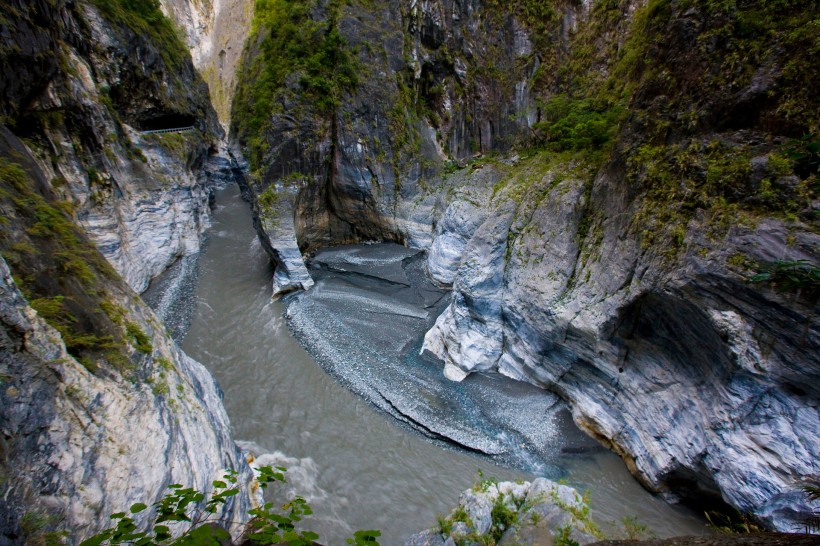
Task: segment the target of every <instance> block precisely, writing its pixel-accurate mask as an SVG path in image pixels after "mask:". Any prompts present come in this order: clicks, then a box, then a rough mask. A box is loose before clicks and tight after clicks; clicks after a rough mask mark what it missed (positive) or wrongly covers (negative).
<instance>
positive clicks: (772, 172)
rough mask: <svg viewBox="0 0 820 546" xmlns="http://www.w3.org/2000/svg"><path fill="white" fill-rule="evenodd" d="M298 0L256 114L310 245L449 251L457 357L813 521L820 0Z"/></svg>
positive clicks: (277, 179)
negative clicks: (809, 483) (815, 57)
mask: <svg viewBox="0 0 820 546" xmlns="http://www.w3.org/2000/svg"><path fill="white" fill-rule="evenodd" d="M275 4H276V6H277V9H276V10H269V11H267V12H266V13H264V14H263V13H259V12H258V11H257V14H256V19H255V27H254V28H255V29H256V31H255V32H252V34H251V37H250V40H249V42H248V44H247V46H246V53H245V60H244V63H243V68H242V70H243V72H242V76H241V78H240V87H239V89H238V94H237V97H236V101H235V103H234V113H233V118H232V123H233V125H232V134H233V135H234V137H235V138H236V139H237V141H238V142H239V143H240V144H241V145H243V146H244V147H245V150H246V151H247V156H248V159H249V162H250V168H249V171H250V191H251V193H252V194H254V195H256V196H259V195H265V196H266V198H265V199H263V201H266V202H269V203H270V202H274V201H275V202H276V203H280V204H281V203H283V202H285V201H286V200H285V197H287V196H288V195H291V194H292V193H295V194H296V195H295V199H293V198H292V197H287V199H292V200H293V202H294V206H293V208H289V207H287V206H284V207H280V208H279V209H278V210H280V213H281V214H284V215H285V216H286V218H285V221H286V222H285V223H284V224H276V221H275V219H274V220H272V221H269V222H268V225H271V224H276V225H286V223H287V222H290V217H291V215H293V218H294V221H293V224H294V225H293V231H292V233H290V234H289V236H288V237H287V240H288V241H290V242H289V243H288V245H289V246H288V248H289V249H290V251H289V252H290V255H291V258H290V261H291V262H294V261H297V262H298V259H297V260H294V259H293V252H292V251H293V243H292V242H293V241H294V240H295V241H296V244H297V245H298V248H299V249H300V250H301V251H302V252H312V251H313V250H315V249H317V248H319V247H321V246H326V245H333V244H342V243H348V242H355V241H363V240H370V239H377V240H392V241H398V242H402V243H405V244H408V245H411V246H417V247H420V248H425V249H429V250H430V257H429V262H428V269H429V272H430V274H431V276H432V277H433V278H434V279H436V280H437V281H438V282H440V283H442V284H444V285H452V287H453V295H452V303H451V304H450V306H449V307H448V308H447V309H446V310H445V311H444V313H443V314H442V315H441V317H439V319H438V321H437V323H436V325H435V327H434V328H433V329H432V330H431V331H430V332H429V333H428V334H427V336H426V340H425V349H426V350H428V351H429V352H430V353H432V354H434V355H436V356H438V357H439V358H441V359H442V361H443V364H444V371H445V374H447V376H448V377H450V378H452V379H455V380H460V379H462V378H464V377H465V376H466V375H468V374H469V373H473V372H475V371H484V370H497V371H499V372H501V373H504V374H506V375H509V376H511V377H514V378H516V379H519V380H522V381H528V382H531V383H533V384H536V385H539V386H541V387H543V388H545V389H548V390H551V391H554V392H556V393H558V394H559V395H561V396H562V397H563V398H565V399H566V400H567V401H568V402H569V403H570V404H571V406H572V408H573V415H574V418H575V420H576V422H577V423H578V424H579V425H581V426H582V427H584V428H585V429H586V430H588V431H589V432H590V433H591V434H593V435H594V436H595V437H596V438H598V439H600V440H601V441H602V442H603V443H604V444H606V445H608V446H610V447H611V448H612V449H613V450H615V451H616V452H618V453H619V454H621V455H622V457H623V458H624V460H625V461H626V463H627V465H628V466H629V468H630V470H631V471H632V472H633V473H634V474H635V475H636V476H637V477H638V478H639V479H640V480H641V481H642V482H643V483H644V484H645V485H646V486H647V487H648V488H649V489H651V490H653V491H658V492H662V493H664V494H665V495H667V496H668V497H669V498H670V499H676V498H677V499H685V500H689V501H692V502H695V503H698V504H699V505H700V506H704V507H705V506H710V505H711V503H713V502H725V503H728V504H730V505H732V506H734V507H736V508H738V509H740V510H742V511H746V512H751V513H753V514H754V515H756V516H757V517H759V518H760V519H761V520H762V521H764V522H765V523H766V524H767V525H769V526H771V527H774V528H778V529H782V530H794V528H795V526H800V525H801V521H802V519H803V518H805V517H807V516H809V515H810V514H811V513H812V510H815V509H816V507H813V506H812V504H811V503H810V502H809V501H808V499H807V497H805V496H804V495H803V494H802V492H801V490H800V481H801V480H802V479H803V478H806V477H809V476H811V475H816V474H817V472H818V469H817V466H816V464H817V463H816V461H817V460H818V458H817V455H818V452H820V444H818V441H817V438H818V437H820V434H818V433H819V432H820V413H818V404H817V401H818V394H820V393H818V391H817V387H816V385H818V384H820V382H818V376H819V375H820V365H819V364H818V360H817V358H816V356H815V355H816V354H817V352H818V348H820V335H819V334H820V327H818V324H817V321H816V316H817V310H818V309H817V302H818V299H817V295H818V292H817V272H818V258H820V257H819V256H818V254H820V250H819V247H818V243H819V242H820V240H819V238H818V235H817V233H818V230H817V212H818V196H817V176H818V175H817V166H818V163H819V162H818V158H817V151H816V147H817V144H816V140H817V135H818V133H819V132H820V125H819V124H818V123H819V120H820V118H818V112H820V108H818V103H817V97H814V96H812V95H811V94H810V92H808V91H807V90H809V89H813V88H816V87H817V85H818V83H820V75H819V74H818V68H817V66H816V63H813V62H812V61H811V60H810V59H811V53H809V52H811V51H815V49H816V40H817V35H816V29H815V26H814V25H813V23H812V15H811V13H812V10H813V9H816V8H817V3H816V2H809V3H808V4H807V3H804V2H797V1H794V2H792V1H784V2H782V3H780V4H778V6H779V7H775V6H774V5H770V4H766V5H763V4H756V3H752V4H743V5H735V3H730V4H731V5H729V4H725V5H724V4H720V5H718V4H717V3H714V2H708V1H705V0H703V1H699V0H650V1H637V0H635V1H629V0H612V1H610V0H607V1H604V0H600V1H592V2H571V1H568V2H554V3H546V2H529V1H526V0H518V1H515V2H512V3H504V4H501V3H498V2H494V1H486V2H481V3H479V2H450V1H448V0H431V1H419V0H407V1H386V2H365V1H354V2H351V3H347V4H342V3H338V2H333V1H329V2H314V3H307V4H305V3H296V2H291V1H289V0H277V1H276V2H275ZM777 10H780V11H777ZM282 52H285V54H282ZM287 52H294V53H298V55H296V54H294V55H289V54H287ZM804 135H805V136H804ZM280 195H282V198H279V197H277V196H280ZM257 199H258V197H257ZM260 226H262V227H263V228H264V225H263V224H260ZM278 237H279V236H278ZM279 238H282V237H279ZM274 239H275V238H274ZM275 244H276V243H274V246H275ZM272 254H273V253H272ZM274 259H277V258H276V257H275V256H274ZM279 263H280V265H281V263H282V262H281V261H280V262H279ZM753 281H756V282H753Z"/></svg>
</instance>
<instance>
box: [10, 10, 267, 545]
mask: <svg viewBox="0 0 820 546" xmlns="http://www.w3.org/2000/svg"><path fill="white" fill-rule="evenodd" d="M2 13H3V15H2V17H0V67H2V68H1V69H0V74H2V75H1V76H0V89H2V91H0V112H1V114H0V115H1V116H2V117H0V123H1V124H2V126H1V127H0V178H1V179H2V185H0V208H1V209H2V232H0V254H2V260H0V310H1V311H0V313H1V314H2V321H1V322H2V328H0V332H2V333H1V334H0V337H1V338H2V341H0V367H1V368H2V370H0V378H1V379H2V389H0V397H1V398H2V403H1V404H0V427H1V428H2V432H3V435H2V444H0V445H2V449H0V454H1V456H0V457H1V459H2V460H1V461H0V475H2V489H3V495H2V497H3V501H2V508H0V513H2V514H3V515H2V518H0V542H2V543H3V544H24V543H29V544H32V543H47V542H48V541H50V540H52V539H58V538H59V537H60V536H62V535H64V534H65V536H67V537H68V540H69V541H70V542H72V543H73V542H77V541H79V540H81V539H82V538H84V537H87V536H89V535H90V534H93V533H94V532H96V531H99V530H100V529H102V528H105V527H107V526H109V525H111V521H110V520H109V518H108V516H109V514H111V513H114V512H117V511H120V510H122V509H127V508H128V507H129V506H130V505H131V504H132V503H135V502H138V501H140V502H146V503H149V504H150V503H152V502H154V501H156V500H158V499H159V498H160V497H162V495H163V494H164V493H165V492H166V487H167V486H168V485H170V484H172V483H183V484H185V485H190V486H192V487H195V488H198V489H201V490H208V489H210V488H211V487H212V481H213V480H214V479H220V478H221V477H222V476H223V475H224V473H225V472H226V471H227V470H234V471H237V472H238V473H239V479H240V483H242V484H243V487H244V486H245V485H246V484H249V483H250V482H251V480H252V478H253V476H252V472H251V470H250V468H249V467H248V465H247V463H246V462H245V460H244V457H243V455H242V454H241V453H240V451H239V450H238V449H237V447H236V446H235V444H234V443H233V440H232V439H231V437H230V424H229V422H228V419H227V416H226V414H225V411H224V408H223V407H222V403H221V393H220V391H219V388H218V386H217V385H216V384H215V382H214V380H213V379H212V378H211V376H210V375H209V374H208V372H207V371H206V370H205V369H204V368H203V367H202V366H201V365H200V364H199V363H197V362H195V361H193V360H191V359H190V358H188V357H187V356H186V355H185V354H184V353H182V352H181V351H180V350H179V349H178V348H177V347H176V345H174V343H173V342H172V341H171V340H170V338H169V337H168V335H167V334H166V332H165V328H164V326H163V325H162V324H161V323H160V322H159V320H158V319H157V318H156V317H155V316H154V314H153V313H152V312H151V311H150V309H148V308H147V306H145V305H144V304H143V303H142V302H141V300H140V299H139V297H138V296H137V294H136V293H135V292H134V291H133V290H137V291H140V290H142V289H144V288H145V286H147V284H148V281H149V280H150V279H151V278H152V277H153V276H155V275H156V274H158V273H159V272H161V271H162V270H163V269H164V268H165V267H167V266H168V265H169V264H170V263H172V262H173V261H174V260H175V259H177V258H178V257H179V256H181V255H184V254H187V253H191V252H195V251H196V250H198V249H199V245H200V242H201V235H202V232H203V231H204V229H205V228H206V227H207V226H208V224H209V219H208V218H209V205H208V202H209V194H210V191H211V188H212V186H213V184H214V182H213V181H212V180H211V179H212V178H213V176H212V175H213V174H214V173H213V171H214V170H218V169H219V165H217V164H216V163H219V162H213V161H210V159H211V155H212V153H213V151H214V148H215V142H216V139H217V138H218V137H219V136H220V135H221V130H220V128H219V125H218V122H217V118H216V115H215V113H214V111H213V109H212V107H211V106H210V103H209V99H208V91H207V87H206V86H205V84H204V83H203V82H202V80H201V79H200V78H199V77H198V75H197V74H196V72H195V70H194V67H193V65H192V63H191V60H190V57H189V56H188V53H187V51H186V50H185V48H184V46H183V44H182V43H181V42H180V40H179V39H178V38H177V35H176V31H175V30H174V29H173V27H172V26H171V24H170V22H169V21H168V20H167V19H166V18H165V17H164V16H162V14H161V13H160V11H159V8H158V6H157V5H154V4H153V3H151V2H146V3H141V4H140V5H139V6H137V5H134V4H132V3H121V2H116V1H106V0H99V1H89V2H84V1H83V2H63V1H57V2H53V1H48V2H46V1H43V2H15V1H11V2H3V9H2ZM179 127H189V129H188V130H187V131H184V132H172V133H152V132H151V131H155V130H161V129H166V128H179ZM251 498H252V495H250V494H246V493H243V494H242V495H240V496H239V497H237V498H236V499H235V500H234V501H232V502H230V503H229V504H228V505H227V506H226V507H225V509H224V510H223V511H222V513H220V514H218V516H219V520H220V521H222V522H223V523H224V524H225V525H228V526H230V525H240V524H241V523H242V522H243V521H245V520H246V518H247V510H248V509H249V508H250V503H251ZM146 516H147V513H146V514H144V515H142V516H141V517H137V521H138V523H140V522H141V521H142V519H143V518H144V517H146ZM44 541H45V542H44Z"/></svg>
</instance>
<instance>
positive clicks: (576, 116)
mask: <svg viewBox="0 0 820 546" xmlns="http://www.w3.org/2000/svg"><path fill="white" fill-rule="evenodd" d="M542 109H543V115H544V119H543V120H542V121H539V122H538V123H536V124H535V126H534V129H535V131H536V134H538V135H539V136H540V138H542V139H543V140H544V141H546V142H547V143H549V146H550V147H551V148H552V149H554V150H556V151H570V150H574V151H577V150H600V149H601V148H603V147H604V146H606V145H607V144H609V143H610V142H611V141H612V139H613V138H614V137H615V134H616V132H617V130H618V125H619V123H620V120H621V118H622V117H623V113H624V109H623V108H621V107H620V106H617V105H611V104H607V103H606V102H603V101H600V100H596V99H592V98H583V99H575V98H572V97H570V96H568V95H565V94H559V95H555V96H553V97H551V98H550V99H549V100H548V101H547V102H546V103H544V104H543V108H542Z"/></svg>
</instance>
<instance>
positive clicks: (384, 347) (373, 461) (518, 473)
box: [144, 186, 704, 546]
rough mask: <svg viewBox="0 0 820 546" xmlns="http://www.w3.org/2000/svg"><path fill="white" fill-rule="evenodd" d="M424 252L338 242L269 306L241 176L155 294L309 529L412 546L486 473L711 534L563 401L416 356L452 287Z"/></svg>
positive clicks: (602, 509)
mask: <svg viewBox="0 0 820 546" xmlns="http://www.w3.org/2000/svg"><path fill="white" fill-rule="evenodd" d="M422 258H423V256H417V255H415V253H414V252H411V251H407V250H406V249H403V248H401V247H395V246H391V247H384V246H382V245H373V247H372V248H367V247H362V246H358V247H352V248H346V249H334V250H330V251H327V252H326V253H324V254H323V253H320V254H319V255H318V256H317V260H316V261H315V263H314V265H313V267H314V269H313V270H312V271H311V273H312V274H313V275H314V277H315V278H316V279H317V285H316V287H315V288H314V289H313V290H311V291H310V292H308V293H307V294H304V295H299V296H291V298H290V301H287V302H271V301H270V296H271V288H270V279H271V275H272V269H271V266H270V264H269V262H268V258H267V256H266V255H265V253H264V252H263V250H262V248H261V245H260V244H259V241H258V240H257V237H256V234H255V232H254V231H253V228H252V225H251V218H250V211H249V208H248V206H247V204H246V203H245V202H244V201H243V200H242V199H241V196H240V194H239V190H238V189H237V188H236V187H235V186H231V187H228V188H226V189H224V190H221V191H219V192H218V195H217V198H216V208H215V210H214V214H213V227H212V228H211V230H210V232H209V235H208V241H207V243H206V245H205V247H204V251H203V252H202V253H201V255H199V256H193V257H189V258H185V259H183V260H180V261H179V262H178V263H177V264H176V265H175V266H174V267H172V268H171V269H170V270H169V271H168V272H167V273H166V274H165V275H163V276H162V277H161V278H159V279H158V280H157V281H155V282H154V283H152V286H151V288H150V289H149V290H148V292H146V294H145V295H144V297H145V299H146V301H148V302H149V303H150V304H151V305H152V306H153V307H154V308H155V309H156V310H157V311H158V313H159V314H160V315H161V317H162V318H163V319H164V320H165V321H166V324H168V327H169V330H171V331H172V333H174V335H175V337H177V339H180V340H181V342H180V344H181V346H182V348H183V349H184V350H185V351H186V352H187V353H188V354H189V355H191V356H192V357H193V358H195V359H197V360H199V361H200V362H202V363H203V364H205V366H207V367H208V369H209V370H211V372H212V373H213V374H214V376H215V377H216V379H217V380H218V382H219V384H220V385H221V387H222V389H223V391H224V393H225V397H224V401H225V406H226V408H227V411H228V414H229V416H230V418H231V422H232V424H233V429H234V430H233V433H234V437H235V438H237V439H238V441H239V443H240V445H242V446H243V447H245V448H247V449H249V450H250V451H252V452H253V453H254V454H255V455H256V457H257V459H258V460H259V461H260V462H262V463H263V464H281V465H283V466H286V467H288V469H289V470H288V472H287V478H288V480H289V483H290V488H291V490H292V491H293V492H296V493H298V494H301V495H303V496H304V497H306V498H307V500H308V501H309V502H310V504H311V506H312V508H313V509H314V512H315V516H313V517H311V518H310V519H309V521H308V522H307V523H306V527H308V528H310V529H311V530H314V531H316V532H317V533H319V535H320V537H321V538H320V542H323V543H324V544H328V545H336V544H339V545H341V544H344V539H345V537H348V536H351V535H352V533H353V531H354V530H356V529H379V530H381V532H382V538H381V539H380V541H381V543H382V544H383V545H384V546H393V545H399V544H402V543H403V541H404V539H405V538H407V537H408V536H409V535H410V534H412V533H414V532H417V531H419V530H422V529H424V528H427V527H431V526H434V525H435V522H436V515H437V514H446V513H447V512H448V511H449V510H450V509H451V508H453V507H454V506H455V504H456V502H457V500H458V495H459V493H460V492H461V491H462V490H464V489H467V488H469V487H470V486H471V485H472V484H473V482H474V481H475V480H476V479H477V473H478V471H479V470H481V472H483V474H484V475H485V476H493V477H495V478H497V479H499V480H517V479H532V478H533V477H534V476H535V475H543V476H545V477H548V478H551V479H563V480H565V481H566V482H567V483H568V484H569V485H572V486H575V487H577V488H579V489H580V490H582V491H584V490H587V491H589V493H590V498H591V503H592V506H593V514H594V516H595V517H596V519H597V520H598V521H600V522H607V521H619V520H620V519H621V518H622V517H624V516H637V518H638V520H639V521H640V523H642V524H645V525H647V526H648V527H649V528H651V529H652V530H653V531H654V533H655V534H657V535H658V536H673V535H680V534H701V533H703V532H704V527H703V522H702V520H701V519H700V518H699V517H697V516H696V515H695V514H693V513H692V512H690V511H688V510H685V509H683V508H680V507H674V506H670V505H669V504H667V503H666V502H664V501H663V500H661V499H660V498H657V497H655V496H653V495H650V494H649V493H647V492H646V491H645V490H644V489H643V488H641V486H640V485H639V484H638V483H637V482H636V481H635V480H634V479H633V478H632V477H631V476H630V475H629V474H628V472H627V470H626V468H625V466H624V464H623V462H622V461H621V460H620V459H619V458H618V457H617V456H616V455H614V454H612V453H610V452H608V451H606V450H604V449H602V448H600V447H598V446H596V445H595V444H594V442H592V441H591V440H589V439H588V438H586V437H585V436H584V435H583V434H582V433H581V432H580V431H578V430H577V429H576V428H575V426H574V425H573V424H572V422H571V419H570V418H569V417H568V413H567V411H566V409H565V408H563V405H562V403H561V402H560V401H558V400H555V399H553V398H551V397H550V395H548V394H546V393H544V392H543V391H539V390H536V389H534V388H532V387H529V386H527V385H523V384H520V383H515V382H512V381H508V380H506V379H504V378H500V377H493V376H476V377H474V378H469V379H468V380H466V381H464V382H463V383H461V384H454V383H450V382H447V381H446V380H444V379H443V377H442V374H441V371H440V367H439V366H437V364H436V363H435V362H432V361H428V360H426V359H424V358H421V357H418V356H417V353H418V347H419V345H420V341H421V333H422V332H423V329H424V325H425V324H426V322H427V321H429V318H428V317H430V316H433V317H434V315H435V313H436V312H437V310H438V309H440V306H441V305H442V304H443V303H444V302H445V299H446V294H443V293H437V292H436V290H435V289H434V287H430V286H427V285H424V286H421V287H420V285H418V284H414V282H415V281H420V282H423V279H421V278H420V277H419V272H423V268H422V265H423V262H422ZM411 280H412V281H414V282H409V281H411ZM287 305H290V310H289V311H288V308H287ZM386 312H387V314H386V315H385V313H386ZM287 313H290V320H291V326H292V328H293V330H294V331H295V332H296V334H297V335H298V336H300V339H301V340H302V341H303V342H304V344H305V346H306V347H308V348H309V349H310V350H311V351H312V353H313V354H314V355H316V356H317V357H318V359H317V358H314V357H313V356H311V354H309V353H308V352H307V350H306V349H305V347H303V345H302V344H301V343H300V341H299V340H297V338H296V337H295V336H294V334H293V333H292V331H291V328H289V326H288V322H287V318H286V315H287ZM379 317H381V318H379ZM397 317H399V318H397ZM401 317H403V318H401ZM420 385H421V387H420ZM354 392H355V393H354ZM525 408H526V411H524V410H525ZM481 452H484V453H490V454H492V457H490V456H487V455H482V454H481ZM280 494H286V492H280Z"/></svg>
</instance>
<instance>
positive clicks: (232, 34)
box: [161, 0, 253, 128]
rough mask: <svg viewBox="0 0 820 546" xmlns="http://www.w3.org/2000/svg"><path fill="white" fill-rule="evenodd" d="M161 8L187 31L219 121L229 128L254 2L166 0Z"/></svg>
mask: <svg viewBox="0 0 820 546" xmlns="http://www.w3.org/2000/svg"><path fill="white" fill-rule="evenodd" d="M161 6H162V10H163V12H164V13H165V14H166V15H168V17H170V18H171V19H172V20H173V21H174V22H175V23H176V24H177V26H178V27H179V28H180V29H181V30H182V31H183V33H184V35H185V43H186V44H187V45H188V49H190V51H191V57H192V60H193V62H194V66H195V67H196V68H197V70H199V72H200V74H201V75H202V78H203V79H204V80H205V83H207V84H208V88H209V90H210V93H211V102H212V103H213V106H214V109H215V110H216V113H217V115H218V116H219V121H220V123H221V124H222V125H223V126H224V127H225V128H227V127H228V125H229V124H230V116H231V106H232V103H233V96H234V91H235V89H236V86H237V80H236V76H237V72H238V66H239V61H240V58H241V55H242V46H243V44H244V43H245V39H246V38H247V36H248V32H250V28H251V19H252V17H253V2H252V0H214V1H201V0H163V1H162V2H161Z"/></svg>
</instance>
